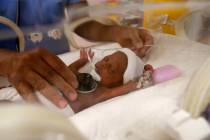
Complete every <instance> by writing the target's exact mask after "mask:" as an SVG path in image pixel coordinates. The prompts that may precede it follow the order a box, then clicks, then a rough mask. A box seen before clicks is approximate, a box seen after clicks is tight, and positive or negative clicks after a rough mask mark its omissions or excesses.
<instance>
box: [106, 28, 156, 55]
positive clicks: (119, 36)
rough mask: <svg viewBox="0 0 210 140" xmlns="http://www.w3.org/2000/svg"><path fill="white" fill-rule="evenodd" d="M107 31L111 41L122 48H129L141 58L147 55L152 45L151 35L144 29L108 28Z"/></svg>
mask: <svg viewBox="0 0 210 140" xmlns="http://www.w3.org/2000/svg"><path fill="white" fill-rule="evenodd" d="M109 30H110V33H109V34H108V35H109V36H110V37H112V40H113V41H116V42H118V43H119V44H121V45H122V46H123V47H127V48H131V49H132V50H133V51H134V52H135V53H136V54H137V55H138V56H139V57H141V58H142V57H144V56H145V55H146V54H147V52H148V51H149V49H150V48H151V46H152V45H153V43H154V41H153V37H152V35H151V34H150V33H149V32H148V31H147V30H145V29H137V28H130V27H124V26H110V28H109ZM106 36H107V35H106Z"/></svg>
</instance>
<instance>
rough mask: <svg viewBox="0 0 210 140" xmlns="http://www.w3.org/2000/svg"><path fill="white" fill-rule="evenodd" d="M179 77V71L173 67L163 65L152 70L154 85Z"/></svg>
mask: <svg viewBox="0 0 210 140" xmlns="http://www.w3.org/2000/svg"><path fill="white" fill-rule="evenodd" d="M180 75H181V71H180V70H179V69H178V68H176V67H175V66H173V65H165V66H162V67H159V68H156V69H155V70H154V73H153V75H152V80H153V82H154V83H155V84H158V83H162V82H165V81H168V80H172V79H174V78H177V77H179V76H180Z"/></svg>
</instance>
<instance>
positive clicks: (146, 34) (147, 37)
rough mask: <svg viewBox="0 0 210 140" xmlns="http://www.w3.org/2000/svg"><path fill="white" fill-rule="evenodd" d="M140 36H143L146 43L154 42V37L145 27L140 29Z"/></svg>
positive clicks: (151, 43)
mask: <svg viewBox="0 0 210 140" xmlns="http://www.w3.org/2000/svg"><path fill="white" fill-rule="evenodd" d="M139 36H140V37H141V38H142V40H143V42H144V45H147V46H148V45H150V46H152V45H153V44H154V38H153V37H152V35H151V34H150V33H149V31H147V30H145V29H139Z"/></svg>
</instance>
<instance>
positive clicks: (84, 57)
mask: <svg viewBox="0 0 210 140" xmlns="http://www.w3.org/2000/svg"><path fill="white" fill-rule="evenodd" d="M88 55H89V57H90V58H91V59H92V57H93V56H94V53H93V52H91V50H89V51H88V52H87V51H86V50H85V49H81V50H80V58H79V59H78V60H77V61H75V62H74V63H72V64H71V65H69V69H71V71H72V72H73V73H74V74H75V75H78V71H79V69H80V68H81V67H83V66H84V65H85V64H86V63H87V62H88Z"/></svg>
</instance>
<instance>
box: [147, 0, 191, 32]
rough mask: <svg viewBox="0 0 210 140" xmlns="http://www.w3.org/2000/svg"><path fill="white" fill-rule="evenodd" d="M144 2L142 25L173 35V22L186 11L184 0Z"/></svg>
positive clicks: (150, 0) (149, 0)
mask: <svg viewBox="0 0 210 140" xmlns="http://www.w3.org/2000/svg"><path fill="white" fill-rule="evenodd" d="M144 4H145V11H144V27H145V28H149V29H153V30H156V31H157V30H158V31H162V32H164V33H169V34H174V35H175V34H176V31H175V26H174V23H175V22H176V20H177V19H179V18H180V17H181V16H183V15H185V14H186V13H187V12H188V9H187V7H186V1H185V0H144ZM147 4H148V5H149V4H152V5H151V7H150V6H147Z"/></svg>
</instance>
